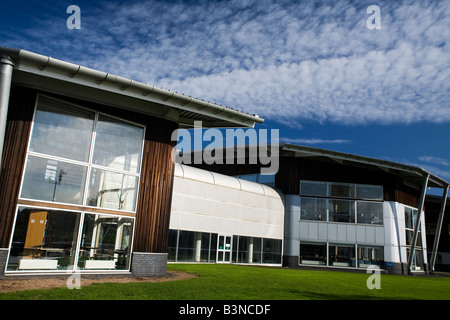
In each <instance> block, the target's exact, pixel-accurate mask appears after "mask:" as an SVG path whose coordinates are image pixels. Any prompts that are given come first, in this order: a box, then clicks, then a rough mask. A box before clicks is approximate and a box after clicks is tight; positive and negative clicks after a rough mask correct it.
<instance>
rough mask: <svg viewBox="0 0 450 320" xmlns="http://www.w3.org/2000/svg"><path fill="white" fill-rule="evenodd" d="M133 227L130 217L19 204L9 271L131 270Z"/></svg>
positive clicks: (132, 220)
mask: <svg viewBox="0 0 450 320" xmlns="http://www.w3.org/2000/svg"><path fill="white" fill-rule="evenodd" d="M81 220H82V221H83V225H82V226H81V229H80V221H81ZM133 228H134V219H133V218H128V217H118V216H112V215H98V214H89V213H84V214H83V213H82V212H72V211H62V210H51V209H44V208H28V207H19V209H18V212H17V218H16V224H15V227H14V233H13V240H12V244H11V251H10V255H9V259H8V268H7V271H20V272H30V271H61V270H75V269H74V266H76V270H128V269H129V266H130V253H131V242H132V236H133ZM79 230H81V231H79ZM80 232H81V237H80V240H79V242H78V238H79V236H78V235H79V233H80ZM77 250H78V252H79V254H78V256H77V254H76V253H77Z"/></svg>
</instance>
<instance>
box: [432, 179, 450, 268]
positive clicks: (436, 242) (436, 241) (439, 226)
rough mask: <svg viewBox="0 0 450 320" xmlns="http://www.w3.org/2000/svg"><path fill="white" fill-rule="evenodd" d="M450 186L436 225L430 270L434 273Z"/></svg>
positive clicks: (445, 193)
mask: <svg viewBox="0 0 450 320" xmlns="http://www.w3.org/2000/svg"><path fill="white" fill-rule="evenodd" d="M449 188H450V186H449V185H448V186H446V187H445V188H444V192H443V195H442V204H441V211H440V212H439V218H438V222H437V225H436V233H435V235H434V243H433V251H432V252H431V261H430V270H431V271H434V265H435V264H436V255H437V250H438V246H439V238H440V237H441V230H442V221H443V220H444V212H445V206H446V205H447V196H448V189H449Z"/></svg>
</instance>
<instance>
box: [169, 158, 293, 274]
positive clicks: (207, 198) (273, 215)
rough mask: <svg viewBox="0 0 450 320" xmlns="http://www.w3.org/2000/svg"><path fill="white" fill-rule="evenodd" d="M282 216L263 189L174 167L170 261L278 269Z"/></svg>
mask: <svg viewBox="0 0 450 320" xmlns="http://www.w3.org/2000/svg"><path fill="white" fill-rule="evenodd" d="M284 210H285V209H284V199H283V196H282V195H281V194H280V193H278V192H277V191H276V190H274V189H273V188H271V187H269V186H267V185H265V184H260V183H256V182H251V181H247V180H243V179H238V178H236V177H230V176H226V175H223V174H219V173H214V172H210V171H207V170H202V169H198V168H194V167H190V166H185V165H180V164H176V167H175V181H174V187H173V198H172V212H171V218H170V225H169V228H170V230H169V244H168V249H169V251H168V253H169V261H174V262H213V263H250V264H264V265H278V266H281V264H282V249H283V246H282V243H283V235H284Z"/></svg>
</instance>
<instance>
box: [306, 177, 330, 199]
mask: <svg viewBox="0 0 450 320" xmlns="http://www.w3.org/2000/svg"><path fill="white" fill-rule="evenodd" d="M300 194H301V195H304V196H317V197H326V196H328V186H327V183H326V182H322V181H307V180H302V181H300Z"/></svg>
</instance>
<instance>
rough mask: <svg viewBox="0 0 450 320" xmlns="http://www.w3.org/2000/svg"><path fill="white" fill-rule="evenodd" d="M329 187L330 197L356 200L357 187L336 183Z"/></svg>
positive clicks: (330, 184)
mask: <svg viewBox="0 0 450 320" xmlns="http://www.w3.org/2000/svg"><path fill="white" fill-rule="evenodd" d="M328 185H329V188H330V190H329V196H330V197H337V198H348V199H353V198H355V185H354V184H349V183H336V182H330V183H328Z"/></svg>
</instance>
